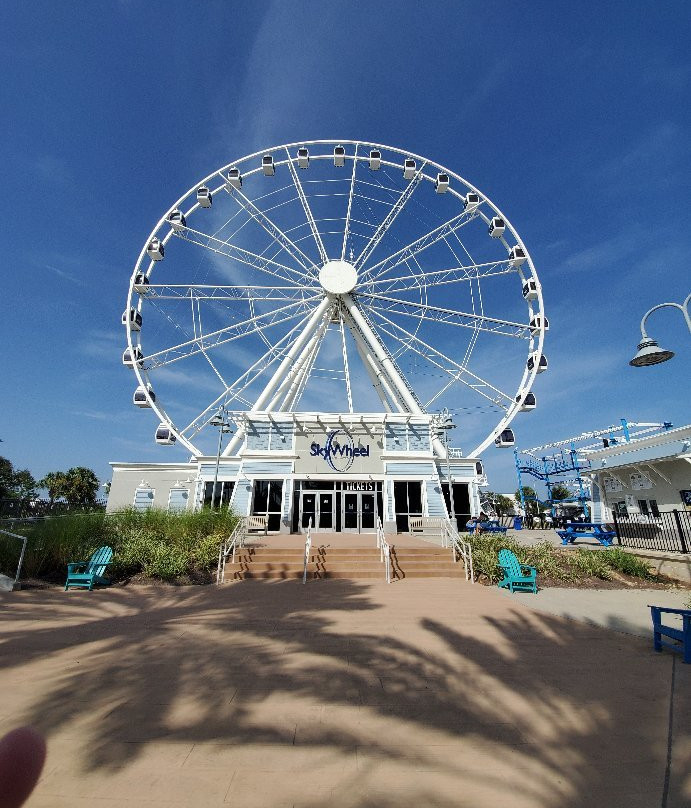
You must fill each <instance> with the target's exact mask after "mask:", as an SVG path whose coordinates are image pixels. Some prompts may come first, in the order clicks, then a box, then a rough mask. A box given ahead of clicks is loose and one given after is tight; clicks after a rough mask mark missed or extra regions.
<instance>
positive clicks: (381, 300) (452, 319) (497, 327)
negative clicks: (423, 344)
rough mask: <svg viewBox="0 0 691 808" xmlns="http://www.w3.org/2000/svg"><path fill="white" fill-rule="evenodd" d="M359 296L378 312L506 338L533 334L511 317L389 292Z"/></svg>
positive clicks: (519, 337) (359, 294) (526, 336)
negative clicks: (507, 317)
mask: <svg viewBox="0 0 691 808" xmlns="http://www.w3.org/2000/svg"><path fill="white" fill-rule="evenodd" d="M357 296H358V298H359V299H365V300H367V301H368V305H369V306H371V307H372V308H373V309H375V310H378V311H387V312H393V313H395V314H403V315H406V316H408V317H415V318H416V319H419V318H420V317H425V318H426V319H429V320H434V321H435V322H439V323H446V324H448V325H455V326H460V327H461V328H477V329H479V330H480V331H487V332H489V333H491V334H500V335H501V336H505V337H515V338H518V339H525V338H528V337H530V331H529V327H528V326H527V325H526V324H525V323H515V322H512V321H511V320H501V319H499V318H497V317H488V316H487V315H485V314H473V313H471V312H465V311H456V310H455V309H446V308H442V307H441V306H433V305H430V304H428V303H414V302H412V301H409V300H399V299H398V298H395V297H388V296H387V295H375V294H371V293H367V292H359V293H358V295H357Z"/></svg>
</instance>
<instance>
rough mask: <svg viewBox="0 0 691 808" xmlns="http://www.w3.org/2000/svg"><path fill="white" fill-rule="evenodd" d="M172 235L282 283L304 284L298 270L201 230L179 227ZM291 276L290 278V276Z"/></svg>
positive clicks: (303, 279)
mask: <svg viewBox="0 0 691 808" xmlns="http://www.w3.org/2000/svg"><path fill="white" fill-rule="evenodd" d="M173 233H174V235H175V236H177V237H178V238H181V239H183V240H185V241H190V242H192V243H193V244H197V245H198V246H199V247H203V248H204V249H206V250H210V251H211V252H214V253H216V254H217V255H225V256H227V257H228V258H233V259H234V260H236V261H239V262H240V263H242V264H246V265H247V266H249V267H252V268H253V269H259V270H261V271H262V272H265V273H267V274H268V275H272V276H273V277H274V278H278V279H279V280H281V281H283V282H284V283H290V282H291V281H292V282H294V283H304V282H305V273H304V272H301V271H300V270H297V269H293V267H289V266H286V265H285V264H280V263H279V262H278V261H274V260H273V259H272V258H267V257H266V256H264V255H258V254H257V253H254V252H251V251H250V250H246V249H244V247H238V246H237V245H236V244H231V243H230V242H229V241H223V239H220V238H217V237H216V236H212V235H210V234H208V233H203V232H202V231H201V230H195V229H194V228H191V227H187V226H186V227H180V228H179V229H178V230H174V231H173ZM291 275H292V276H293V277H292V278H291V277H290V276H291Z"/></svg>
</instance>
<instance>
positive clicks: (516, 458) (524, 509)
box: [513, 449, 528, 519]
mask: <svg viewBox="0 0 691 808" xmlns="http://www.w3.org/2000/svg"><path fill="white" fill-rule="evenodd" d="M513 456H514V458H515V460H516V475H517V477H518V496H519V497H520V500H521V508H522V509H523V519H526V517H527V516H528V511H527V509H526V507H525V497H524V496H523V485H522V484H521V466H520V463H519V462H518V449H514V450H513Z"/></svg>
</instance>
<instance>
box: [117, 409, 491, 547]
mask: <svg viewBox="0 0 691 808" xmlns="http://www.w3.org/2000/svg"><path fill="white" fill-rule="evenodd" d="M236 424H237V427H238V432H239V433H240V434H242V435H243V436H244V438H243V443H242V446H241V448H240V449H239V450H238V452H237V454H235V455H234V456H231V457H225V456H220V457H219V458H217V457H216V456H213V457H209V456H207V457H193V458H191V459H190V461H189V462H188V463H181V464H173V463H170V464H146V463H112V464H111V465H112V468H113V481H112V486H111V489H110V495H109V499H108V508H107V509H108V511H114V510H118V509H121V508H124V507H131V506H134V507H135V508H138V509H145V508H150V507H155V508H161V509H164V510H175V511H183V510H192V509H196V508H200V507H203V506H204V505H210V504H212V502H213V503H214V504H215V505H218V504H227V505H230V507H232V509H233V510H234V511H235V512H236V513H237V514H239V515H242V516H245V515H258V516H266V517H267V519H268V527H269V530H270V531H271V532H279V533H301V532H303V531H304V530H306V528H307V527H308V525H309V524H311V525H312V527H313V528H314V529H316V530H318V531H320V532H332V531H333V532H340V533H354V534H359V533H368V532H374V531H375V530H376V526H377V521H378V520H381V522H382V524H383V526H384V529H385V530H387V531H388V532H402V531H407V530H408V526H409V525H408V521H409V518H410V517H411V516H440V517H446V516H447V515H450V512H451V506H450V503H451V497H450V493H449V476H450V479H451V482H452V484H453V489H452V493H453V511H454V513H455V515H456V519H457V523H458V525H459V526H461V527H462V526H463V525H464V524H465V522H466V521H467V520H468V518H470V517H471V516H475V515H478V514H479V513H480V495H479V486H481V485H486V484H487V481H486V478H485V476H484V471H483V468H482V463H481V462H480V460H479V459H478V458H472V457H461V456H460V453H459V452H455V451H454V450H450V452H449V455H450V457H449V459H448V460H447V459H440V458H439V456H438V453H435V447H434V443H435V440H434V434H433V419H432V417H431V416H429V415H405V414H386V415H384V414H357V413H354V414H353V413H351V414H319V413H252V412H248V413H247V414H245V415H244V416H242V417H238V418H237V420H236ZM214 492H215V493H214Z"/></svg>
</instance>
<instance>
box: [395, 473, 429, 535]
mask: <svg viewBox="0 0 691 808" xmlns="http://www.w3.org/2000/svg"><path fill="white" fill-rule="evenodd" d="M393 499H394V507H395V511H396V530H397V531H398V532H399V533H407V532H408V529H409V521H408V520H409V518H410V517H411V516H422V483H421V482H394V484H393Z"/></svg>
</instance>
